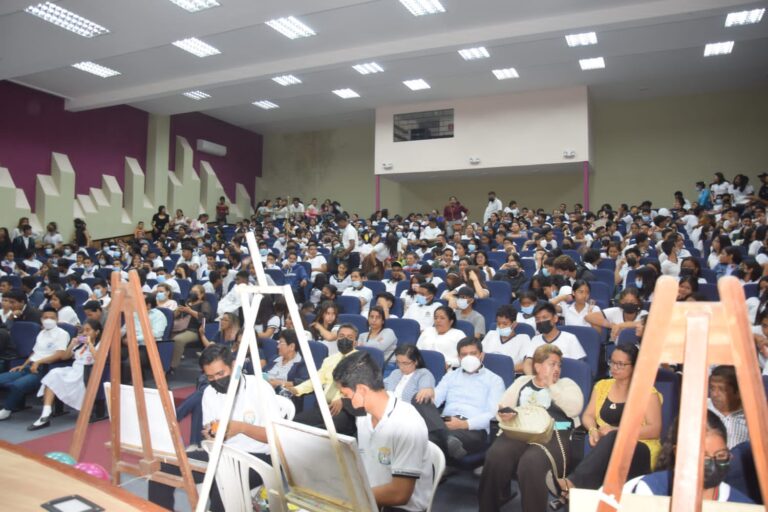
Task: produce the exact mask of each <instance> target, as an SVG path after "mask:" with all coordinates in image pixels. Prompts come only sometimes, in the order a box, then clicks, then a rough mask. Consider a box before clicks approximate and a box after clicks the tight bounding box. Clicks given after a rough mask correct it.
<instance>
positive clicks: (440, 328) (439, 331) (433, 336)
mask: <svg viewBox="0 0 768 512" xmlns="http://www.w3.org/2000/svg"><path fill="white" fill-rule="evenodd" d="M433 319H434V327H428V328H426V329H424V331H423V332H422V333H421V336H419V340H418V341H417V342H416V346H417V347H419V349H420V350H435V351H437V352H440V353H441V354H443V357H445V366H446V367H447V368H455V367H457V366H458V365H459V354H458V352H457V351H456V344H457V343H458V342H459V341H461V340H462V339H464V337H465V334H464V332H463V331H461V330H459V329H456V328H454V325H456V313H455V312H454V311H453V310H452V309H451V308H449V307H448V306H440V307H439V308H437V309H436V310H435V313H434V315H433Z"/></svg>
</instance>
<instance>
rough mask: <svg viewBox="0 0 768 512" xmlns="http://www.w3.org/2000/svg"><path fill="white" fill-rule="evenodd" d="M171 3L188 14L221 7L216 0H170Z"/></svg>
mask: <svg viewBox="0 0 768 512" xmlns="http://www.w3.org/2000/svg"><path fill="white" fill-rule="evenodd" d="M170 1H171V2H172V3H174V4H176V5H178V6H179V7H181V8H182V9H184V10H185V11H188V12H198V11H204V10H206V9H210V8H211V7H218V6H220V5H221V4H220V3H219V2H217V1H216V0H170Z"/></svg>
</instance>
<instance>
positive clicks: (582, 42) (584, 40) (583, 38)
mask: <svg viewBox="0 0 768 512" xmlns="http://www.w3.org/2000/svg"><path fill="white" fill-rule="evenodd" d="M565 42H566V44H568V46H570V47H571V48H573V47H575V46H589V45H591V44H597V34H595V33H594V32H583V33H581V34H569V35H567V36H565Z"/></svg>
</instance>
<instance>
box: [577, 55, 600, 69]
mask: <svg viewBox="0 0 768 512" xmlns="http://www.w3.org/2000/svg"><path fill="white" fill-rule="evenodd" d="M579 66H581V69H582V71H588V70H590V69H603V68H604V67H605V59H604V58H602V57H594V58H592V59H581V60H580V61H579Z"/></svg>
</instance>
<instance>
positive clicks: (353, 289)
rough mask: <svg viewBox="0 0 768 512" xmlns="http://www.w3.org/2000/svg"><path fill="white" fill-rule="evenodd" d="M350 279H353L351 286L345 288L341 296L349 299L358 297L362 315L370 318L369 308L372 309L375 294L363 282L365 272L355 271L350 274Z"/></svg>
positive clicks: (357, 269)
mask: <svg viewBox="0 0 768 512" xmlns="http://www.w3.org/2000/svg"><path fill="white" fill-rule="evenodd" d="M349 278H350V279H351V281H350V283H351V285H350V286H349V287H347V288H345V289H344V291H343V292H342V293H341V294H342V295H345V296H348V297H357V298H358V300H359V301H360V314H361V315H363V316H368V308H370V307H371V301H372V300H373V292H372V291H371V289H370V288H368V287H366V286H365V285H364V284H363V281H365V277H364V275H363V271H362V270H360V269H359V268H356V269H353V270H352V272H350V274H349Z"/></svg>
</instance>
